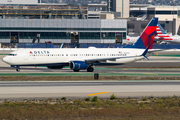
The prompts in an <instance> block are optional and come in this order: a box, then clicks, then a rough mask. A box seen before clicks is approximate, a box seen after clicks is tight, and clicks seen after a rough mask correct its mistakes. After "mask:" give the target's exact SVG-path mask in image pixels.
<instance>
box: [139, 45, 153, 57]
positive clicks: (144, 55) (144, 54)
mask: <svg viewBox="0 0 180 120" xmlns="http://www.w3.org/2000/svg"><path fill="white" fill-rule="evenodd" d="M150 46H151V45H149V46H148V47H147V48H146V50H145V51H144V52H143V54H142V55H141V56H143V57H144V58H146V59H147V60H149V59H148V58H147V57H146V54H147V52H148V50H149V47H150Z"/></svg>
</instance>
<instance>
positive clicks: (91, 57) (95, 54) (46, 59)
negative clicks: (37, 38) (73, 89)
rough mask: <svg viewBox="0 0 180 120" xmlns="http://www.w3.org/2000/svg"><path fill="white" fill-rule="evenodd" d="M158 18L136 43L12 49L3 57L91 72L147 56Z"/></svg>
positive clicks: (14, 64) (18, 63)
mask: <svg viewBox="0 0 180 120" xmlns="http://www.w3.org/2000/svg"><path fill="white" fill-rule="evenodd" d="M157 22H158V18H153V19H152V20H151V21H150V23H149V24H148V26H147V27H146V28H145V30H144V31H143V33H142V34H141V36H140V37H139V39H138V40H137V42H136V43H134V44H133V45H132V46H129V47H128V48H94V47H90V48H66V49H65V48H64V49H24V50H18V51H14V52H11V53H10V54H9V55H8V56H6V57H4V58H3V61H4V62H5V63H7V64H9V65H11V67H14V68H16V71H19V70H20V66H47V67H48V68H49V69H61V68H63V67H65V66H69V67H70V68H71V69H72V70H74V71H75V72H78V71H79V70H85V69H86V70H87V72H93V71H94V69H93V66H96V65H120V64H125V63H130V62H135V61H138V60H141V59H144V58H146V59H148V58H147V57H146V54H147V52H148V49H151V48H152V45H153V41H154V36H155V33H156V27H157Z"/></svg>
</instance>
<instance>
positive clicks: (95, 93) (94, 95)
mask: <svg viewBox="0 0 180 120" xmlns="http://www.w3.org/2000/svg"><path fill="white" fill-rule="evenodd" d="M106 93H110V92H100V93H94V94H88V95H86V96H95V95H100V94H106Z"/></svg>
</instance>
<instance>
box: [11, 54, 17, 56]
mask: <svg viewBox="0 0 180 120" xmlns="http://www.w3.org/2000/svg"><path fill="white" fill-rule="evenodd" d="M9 56H17V54H9Z"/></svg>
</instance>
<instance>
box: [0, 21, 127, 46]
mask: <svg viewBox="0 0 180 120" xmlns="http://www.w3.org/2000/svg"><path fill="white" fill-rule="evenodd" d="M126 30H127V20H120V19H117V20H101V19H97V20H88V19H0V43H32V40H33V39H34V38H35V37H37V34H40V43H45V42H46V41H51V42H53V43H73V44H77V43H121V42H122V40H126Z"/></svg>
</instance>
